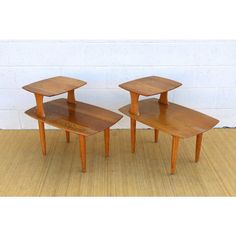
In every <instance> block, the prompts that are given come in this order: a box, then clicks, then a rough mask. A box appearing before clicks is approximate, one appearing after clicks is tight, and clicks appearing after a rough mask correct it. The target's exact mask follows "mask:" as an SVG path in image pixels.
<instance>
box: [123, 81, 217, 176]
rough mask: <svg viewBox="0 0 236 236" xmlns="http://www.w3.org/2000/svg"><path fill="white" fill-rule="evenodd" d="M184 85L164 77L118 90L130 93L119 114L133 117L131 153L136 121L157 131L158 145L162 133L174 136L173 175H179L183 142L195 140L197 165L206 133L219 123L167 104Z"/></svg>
mask: <svg viewBox="0 0 236 236" xmlns="http://www.w3.org/2000/svg"><path fill="white" fill-rule="evenodd" d="M181 85H182V84H181V83H179V82H177V81H173V80H169V79H166V78H162V77H157V76H150V77H145V78H140V79H136V80H132V81H129V82H126V83H123V84H120V85H119V86H120V87H121V88H123V89H125V90H127V91H129V92H130V96H131V104H129V105H126V106H124V107H122V108H120V109H119V110H120V111H121V112H122V113H123V114H125V115H127V116H129V117H130V126H131V151H132V152H133V153H134V152H135V140H136V121H139V122H141V123H143V124H145V125H148V126H151V127H152V128H154V137H155V142H157V140H158V133H159V130H161V131H163V132H166V133H168V134H170V135H172V137H173V138H172V152H171V174H174V173H175V171H176V158H177V151H178V146H179V139H180V138H189V137H192V136H196V152H195V162H198V160H199V157H200V149H201V143H202V136H203V133H204V132H206V131H207V130H209V129H211V128H213V127H214V126H215V125H216V124H217V123H218V122H219V121H218V120H216V119H214V118H212V117H210V116H207V115H205V114H202V113H200V112H197V111H194V110H192V109H189V108H186V107H183V106H180V105H177V104H174V103H170V102H168V91H170V90H172V89H175V88H177V87H179V86H181ZM156 94H160V99H155V98H149V99H145V100H141V101H139V96H140V95H143V96H152V95H156Z"/></svg>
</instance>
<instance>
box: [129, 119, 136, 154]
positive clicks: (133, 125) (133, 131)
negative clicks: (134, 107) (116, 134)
mask: <svg viewBox="0 0 236 236" xmlns="http://www.w3.org/2000/svg"><path fill="white" fill-rule="evenodd" d="M130 127H131V129H130V132H131V152H132V153H134V152H135V143H136V120H135V119H133V118H130Z"/></svg>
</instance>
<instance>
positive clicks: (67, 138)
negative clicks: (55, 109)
mask: <svg viewBox="0 0 236 236" xmlns="http://www.w3.org/2000/svg"><path fill="white" fill-rule="evenodd" d="M66 142H67V143H69V142H70V132H69V131H67V130H66Z"/></svg>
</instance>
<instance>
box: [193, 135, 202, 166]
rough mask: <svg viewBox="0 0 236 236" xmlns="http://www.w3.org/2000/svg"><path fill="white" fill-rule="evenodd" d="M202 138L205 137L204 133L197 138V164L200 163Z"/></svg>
mask: <svg viewBox="0 0 236 236" xmlns="http://www.w3.org/2000/svg"><path fill="white" fill-rule="evenodd" d="M202 136H203V133H201V134H198V135H197V137H196V150H195V162H198V161H199V158H200V152H201V144H202Z"/></svg>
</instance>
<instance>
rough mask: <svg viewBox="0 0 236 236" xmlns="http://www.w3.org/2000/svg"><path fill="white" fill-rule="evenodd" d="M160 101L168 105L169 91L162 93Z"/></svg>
mask: <svg viewBox="0 0 236 236" xmlns="http://www.w3.org/2000/svg"><path fill="white" fill-rule="evenodd" d="M158 102H159V103H161V104H164V105H168V92H164V93H161V95H160V99H159V101H158Z"/></svg>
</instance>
